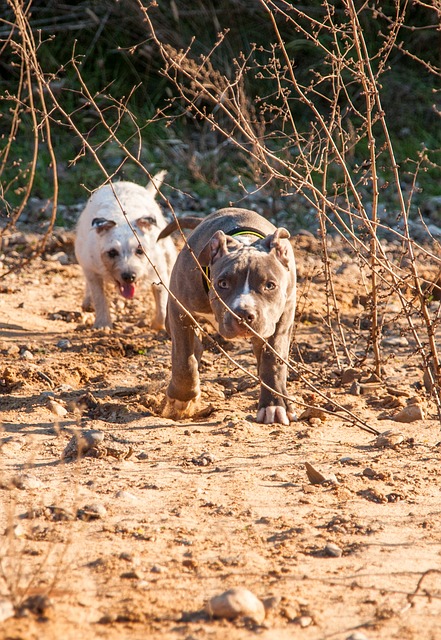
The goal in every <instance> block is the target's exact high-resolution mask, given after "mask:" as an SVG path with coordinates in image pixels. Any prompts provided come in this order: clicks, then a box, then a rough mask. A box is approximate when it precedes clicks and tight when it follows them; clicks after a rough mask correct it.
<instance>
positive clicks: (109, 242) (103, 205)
mask: <svg viewBox="0 0 441 640" xmlns="http://www.w3.org/2000/svg"><path fill="white" fill-rule="evenodd" d="M165 174H166V172H165V171H161V172H160V173H158V174H157V175H155V176H154V177H153V179H152V181H151V182H150V183H149V184H148V185H147V187H141V186H139V185H137V184H134V183H133V182H116V183H114V184H113V188H112V187H111V186H110V185H105V186H104V187H101V188H100V189H98V190H97V191H95V193H93V194H92V196H91V197H90V198H89V200H88V202H87V204H86V207H85V209H84V210H83V212H82V213H81V215H80V218H79V220H78V225H77V233H76V239H75V255H76V257H77V260H78V262H79V264H80V265H81V267H82V269H83V271H84V275H85V277H86V293H85V296H84V300H83V309H84V310H85V311H90V310H91V308H92V306H93V308H94V309H95V315H96V318H95V324H94V327H95V328H101V327H111V326H112V320H111V317H110V312H109V305H108V302H107V298H106V294H105V285H106V284H107V283H108V282H111V283H114V284H116V286H117V288H118V289H119V291H120V292H121V294H122V296H123V297H124V298H127V299H131V298H133V297H134V295H135V292H136V287H137V285H138V283H139V281H140V280H141V279H146V280H147V281H149V282H150V283H151V285H152V290H153V294H154V297H155V303H156V314H155V317H154V320H153V322H152V325H151V326H152V328H153V329H156V330H159V329H163V328H164V325H165V313H166V305H167V290H166V289H165V288H164V287H163V286H162V285H161V284H159V280H160V279H161V281H162V282H163V283H164V284H165V285H167V286H168V283H169V280H170V273H171V270H172V267H173V264H174V262H175V260H176V256H177V250H176V248H175V245H174V243H173V241H172V240H171V239H170V238H165V239H164V240H161V241H160V242H158V243H157V242H156V239H157V237H158V234H159V232H160V230H161V229H163V228H164V227H165V226H166V224H167V221H166V220H165V218H164V216H163V215H162V213H161V210H160V207H159V205H158V204H157V202H156V201H155V195H156V193H157V189H159V187H160V186H161V184H162V181H163V179H164V176H165ZM123 211H124V214H125V215H126V216H127V219H126V217H125V216H124V214H123ZM127 220H129V221H130V224H131V225H132V227H133V228H134V229H135V231H136V234H137V236H138V238H139V242H138V240H137V238H136V236H135V234H134V233H133V231H132V229H131V228H130V225H129V224H128V222H127ZM146 255H147V256H148V258H149V259H150V261H151V262H152V263H153V265H154V266H155V267H156V269H157V272H158V274H159V277H158V275H157V273H156V272H155V270H154V269H153V267H152V265H151V264H150V262H149V260H148V259H147V257H146Z"/></svg>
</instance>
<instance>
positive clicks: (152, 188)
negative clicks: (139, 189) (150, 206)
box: [146, 169, 167, 198]
mask: <svg viewBox="0 0 441 640" xmlns="http://www.w3.org/2000/svg"><path fill="white" fill-rule="evenodd" d="M166 175H167V171H166V170H165V169H163V170H162V171H159V172H158V173H157V174H155V175H154V176H153V178H152V179H151V180H150V182H149V183H148V185H147V186H146V189H147V191H148V193H149V195H151V196H152V197H153V198H154V197H155V196H156V195H157V193H158V189H160V188H161V185H162V183H163V182H164V178H165V176H166Z"/></svg>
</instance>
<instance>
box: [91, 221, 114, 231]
mask: <svg viewBox="0 0 441 640" xmlns="http://www.w3.org/2000/svg"><path fill="white" fill-rule="evenodd" d="M115 225H116V222H115V221H114V220H107V218H94V219H93V220H92V228H94V229H96V230H97V231H98V233H103V232H104V231H109V230H110V229H112V228H113V227H114V226H115Z"/></svg>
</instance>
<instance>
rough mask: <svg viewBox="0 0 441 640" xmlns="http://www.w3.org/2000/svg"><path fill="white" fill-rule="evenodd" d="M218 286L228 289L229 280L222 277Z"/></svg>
mask: <svg viewBox="0 0 441 640" xmlns="http://www.w3.org/2000/svg"><path fill="white" fill-rule="evenodd" d="M217 286H218V287H219V289H228V286H229V285H228V280H226V279H225V278H221V280H218V281H217Z"/></svg>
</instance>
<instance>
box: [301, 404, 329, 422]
mask: <svg viewBox="0 0 441 640" xmlns="http://www.w3.org/2000/svg"><path fill="white" fill-rule="evenodd" d="M311 418H319V419H320V420H321V421H322V422H324V421H325V420H326V418H327V414H326V412H325V411H323V409H321V408H320V407H306V409H305V411H303V413H301V414H300V417H299V420H308V421H309V422H311Z"/></svg>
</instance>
